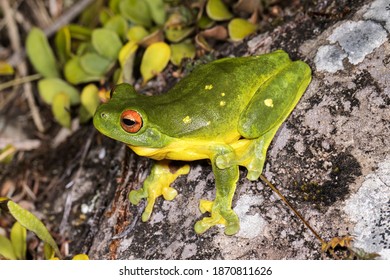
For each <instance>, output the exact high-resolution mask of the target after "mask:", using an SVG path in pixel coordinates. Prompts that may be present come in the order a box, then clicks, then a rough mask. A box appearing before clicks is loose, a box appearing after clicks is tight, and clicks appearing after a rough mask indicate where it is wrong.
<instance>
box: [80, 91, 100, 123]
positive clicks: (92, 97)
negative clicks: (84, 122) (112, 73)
mask: <svg viewBox="0 0 390 280" xmlns="http://www.w3.org/2000/svg"><path fill="white" fill-rule="evenodd" d="M99 104H100V98H99V89H98V87H97V86H95V85H94V84H89V85H87V86H85V87H84V88H83V91H82V92H81V105H82V106H83V107H84V108H85V109H86V110H87V111H88V113H89V114H90V116H93V115H94V114H95V111H96V108H97V106H99Z"/></svg>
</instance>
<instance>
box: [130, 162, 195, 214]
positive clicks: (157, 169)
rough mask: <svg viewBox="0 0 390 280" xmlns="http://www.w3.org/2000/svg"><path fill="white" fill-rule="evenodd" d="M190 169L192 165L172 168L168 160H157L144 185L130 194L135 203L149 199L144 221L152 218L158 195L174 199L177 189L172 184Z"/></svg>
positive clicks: (132, 201) (131, 200)
mask: <svg viewBox="0 0 390 280" xmlns="http://www.w3.org/2000/svg"><path fill="white" fill-rule="evenodd" d="M189 171H190V167H189V165H187V164H186V165H184V166H182V167H180V168H172V165H170V161H168V160H162V161H158V162H155V164H154V165H153V167H152V170H151V172H150V175H149V176H148V177H147V178H146V179H145V182H144V184H143V187H142V188H141V189H139V190H133V191H131V192H130V194H129V199H130V202H131V203H132V204H135V205H137V204H138V203H139V202H140V201H141V199H143V198H146V199H147V204H146V207H145V210H144V213H143V214H142V221H147V220H148V219H149V218H150V215H151V214H152V211H153V206H154V203H155V201H156V198H157V197H159V196H163V197H164V199H166V200H172V199H174V198H175V197H176V195H177V191H176V190H175V189H174V188H172V187H170V185H171V183H172V182H173V181H175V180H176V178H177V177H178V176H180V175H183V174H187V173H188V172H189Z"/></svg>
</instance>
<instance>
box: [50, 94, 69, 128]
mask: <svg viewBox="0 0 390 280" xmlns="http://www.w3.org/2000/svg"><path fill="white" fill-rule="evenodd" d="M51 111H52V113H53V115H54V118H55V119H56V121H57V122H58V123H59V124H60V125H62V126H63V127H66V128H70V125H71V116H70V99H69V95H67V94H66V93H64V92H60V93H58V94H56V95H55V96H54V98H53V103H52V107H51Z"/></svg>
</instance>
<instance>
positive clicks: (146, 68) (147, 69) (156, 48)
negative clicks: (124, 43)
mask: <svg viewBox="0 0 390 280" xmlns="http://www.w3.org/2000/svg"><path fill="white" fill-rule="evenodd" d="M170 57H171V48H170V47H169V46H168V45H167V44H166V43H164V42H157V43H154V44H151V45H150V46H149V47H147V48H146V50H145V53H144V55H143V57H142V61H141V75H142V77H143V83H144V84H145V83H146V82H147V81H149V80H150V79H151V78H153V77H154V76H156V75H157V74H159V73H160V72H161V71H162V70H164V68H165V67H166V66H167V64H168V62H169V59H170Z"/></svg>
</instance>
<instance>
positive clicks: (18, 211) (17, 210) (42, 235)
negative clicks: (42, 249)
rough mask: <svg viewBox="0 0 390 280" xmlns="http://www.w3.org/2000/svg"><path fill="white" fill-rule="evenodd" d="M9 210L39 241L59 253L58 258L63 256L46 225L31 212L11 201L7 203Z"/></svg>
mask: <svg viewBox="0 0 390 280" xmlns="http://www.w3.org/2000/svg"><path fill="white" fill-rule="evenodd" d="M7 206H8V210H9V212H10V213H11V215H12V216H13V217H14V218H15V219H16V220H17V221H18V222H19V223H20V224H21V225H22V226H24V227H25V228H26V229H28V230H30V231H32V232H33V233H35V234H36V235H37V236H38V238H39V239H41V240H42V241H44V242H46V243H48V244H49V245H50V246H51V247H52V248H53V249H54V250H55V251H56V253H57V255H58V256H61V253H60V250H59V249H58V246H57V244H56V242H55V241H54V239H53V237H52V236H51V235H50V233H49V231H48V230H47V229H46V227H45V225H44V224H43V223H42V222H41V221H40V220H39V219H38V218H37V217H36V216H35V215H33V214H32V213H31V212H29V211H27V210H26V209H23V208H22V207H20V206H19V205H18V204H16V203H15V202H13V201H12V200H9V201H8V202H7Z"/></svg>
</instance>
